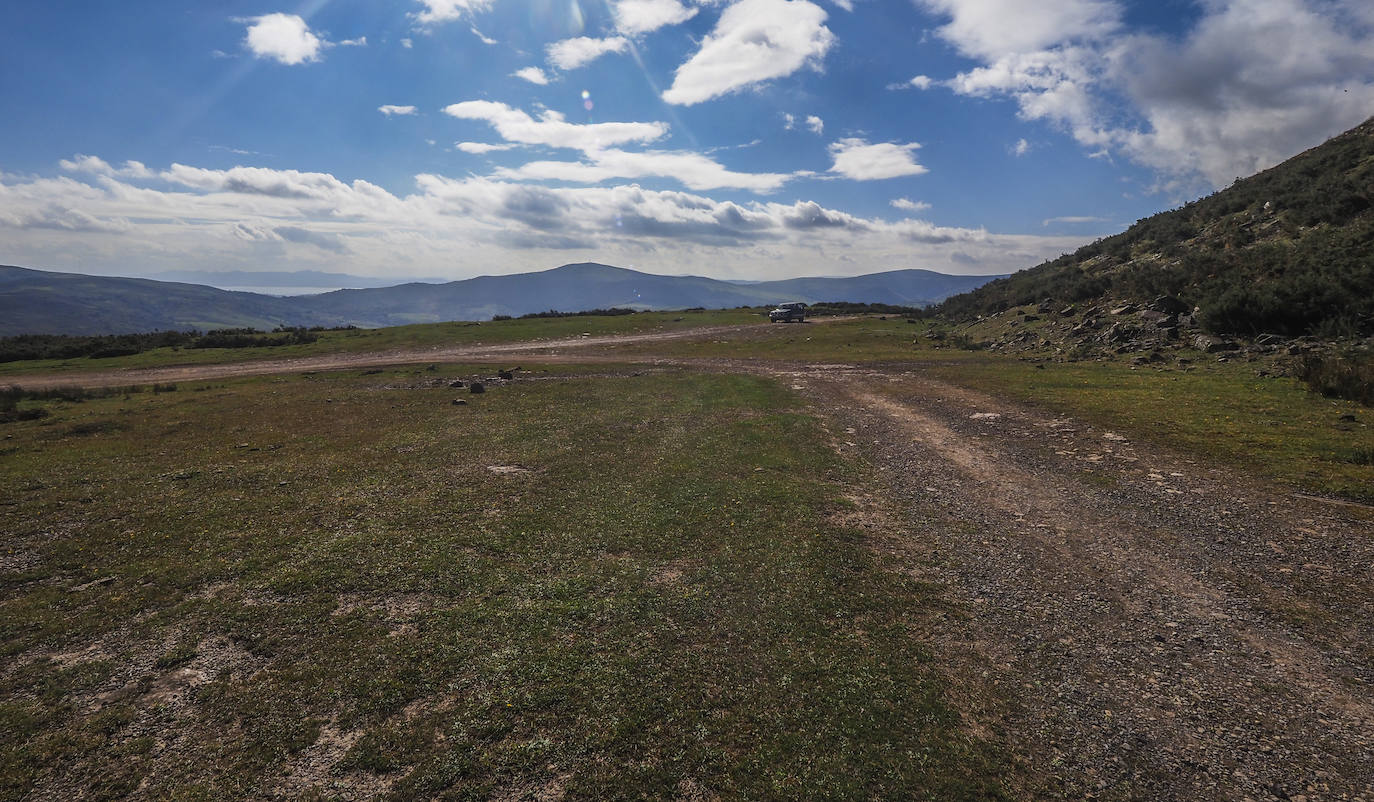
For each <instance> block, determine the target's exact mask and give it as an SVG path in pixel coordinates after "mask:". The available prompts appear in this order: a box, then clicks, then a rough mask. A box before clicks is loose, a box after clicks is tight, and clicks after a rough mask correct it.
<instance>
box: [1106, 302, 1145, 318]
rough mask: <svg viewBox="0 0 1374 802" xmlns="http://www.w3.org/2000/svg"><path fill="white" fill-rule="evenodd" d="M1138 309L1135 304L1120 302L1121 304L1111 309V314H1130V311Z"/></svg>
mask: <svg viewBox="0 0 1374 802" xmlns="http://www.w3.org/2000/svg"><path fill="white" fill-rule="evenodd" d="M1139 310H1140V307H1138V306H1136V305H1135V304H1122V305H1121V306H1118V307H1116V308H1114V309H1112V311H1111V314H1113V315H1129V314H1131V313H1132V312H1138V311H1139Z"/></svg>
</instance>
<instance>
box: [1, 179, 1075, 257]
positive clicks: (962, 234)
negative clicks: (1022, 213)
mask: <svg viewBox="0 0 1374 802" xmlns="http://www.w3.org/2000/svg"><path fill="white" fill-rule="evenodd" d="M672 155H675V154H631V156H632V157H644V158H655V159H657V158H660V157H665V156H672ZM686 155H689V156H690V155H691V154H686ZM70 164H71V165H72V166H73V167H75V168H77V169H78V170H81V171H83V172H82V173H81V175H84V176H87V177H88V178H89V180H88V181H85V180H77V179H76V178H74V177H67V176H63V177H59V178H33V177H30V178H20V177H15V176H0V226H3V227H5V229H6V231H5V235H4V240H5V242H6V247H7V253H8V254H10V255H11V256H10V258H11V259H12V260H15V261H18V262H19V263H21V264H30V265H33V266H37V267H49V268H57V269H62V268H63V267H68V268H69V269H70V268H75V267H78V266H79V269H80V270H81V272H88V273H104V274H119V273H122V272H124V271H126V270H127V269H128V265H130V264H138V265H140V267H141V269H143V270H145V271H148V272H156V271H158V270H167V269H173V268H175V267H177V266H178V265H181V264H184V263H185V262H186V261H188V260H190V259H194V260H195V261H196V262H197V264H200V265H202V266H204V267H205V269H220V270H225V269H252V266H253V265H259V264H261V263H262V261H263V260H264V259H265V258H270V259H271V260H272V261H273V262H274V263H278V264H282V265H289V266H290V267H291V268H292V269H305V268H316V269H321V268H324V267H328V268H329V269H331V270H335V271H338V270H347V271H348V272H354V273H359V274H361V275H376V274H377V272H378V268H377V267H376V266H377V265H395V266H396V269H397V270H404V271H406V273H407V274H409V275H415V274H416V272H415V271H421V272H420V274H422V275H443V276H448V277H453V278H459V277H466V276H470V275H475V274H480V273H500V272H507V273H510V272H519V271H525V270H538V269H547V268H549V267H551V266H554V265H557V264H561V263H562V262H566V261H569V258H568V257H569V253H568V251H569V249H584V250H587V251H588V252H590V253H594V254H595V258H596V259H597V260H598V261H605V262H608V263H611V264H622V265H635V266H640V267H642V268H647V269H649V270H650V271H652V272H659V273H691V274H697V275H700V274H701V273H702V272H707V273H708V274H710V275H715V276H718V277H735V278H756V279H761V278H773V277H786V276H795V275H798V274H805V273H827V274H834V273H836V272H837V267H839V268H840V269H841V270H843V271H846V272H849V273H850V274H858V273H864V272H873V271H876V270H883V269H891V268H892V267H893V266H897V265H912V266H916V265H936V266H945V265H949V266H950V268H951V269H953V270H954V271H955V272H968V271H969V270H970V269H976V270H978V271H981V272H1005V271H1009V270H1011V269H1014V268H1018V267H1024V266H1026V265H1028V264H1033V263H1035V262H1036V261H1039V260H1041V259H1043V258H1045V257H1049V256H1054V255H1057V254H1059V253H1063V252H1066V251H1071V250H1073V249H1074V248H1075V247H1077V246H1078V245H1081V244H1084V243H1085V242H1086V241H1087V240H1086V238H1084V237H1064V236H1030V235H1015V236H1010V235H999V234H991V233H989V232H987V231H984V230H981V229H966V228H949V227H941V226H936V225H934V224H931V223H929V222H925V221H920V220H903V221H898V222H893V223H890V222H886V221H883V220H880V219H871V218H862V217H857V216H854V215H850V214H847V213H845V212H841V211H838V210H835V209H831V208H827V207H825V206H823V205H821V204H819V203H816V202H815V201H811V200H805V199H803V200H796V201H791V202H788V203H785V204H784V203H763V202H750V203H738V202H733V201H729V200H720V199H716V198H712V197H709V196H706V195H702V194H696V193H692V192H682V191H651V190H646V189H642V188H640V187H637V186H633V185H622V186H607V187H601V186H579V187H559V188H550V187H543V186H538V185H530V184H522V183H517V182H514V181H508V180H500V179H496V178H493V177H478V176H470V177H467V178H459V179H455V178H447V177H444V176H438V175H432V174H423V175H419V176H416V179H415V191H414V192H413V193H411V194H408V195H404V196H397V195H393V194H391V193H389V192H387V191H386V190H384V189H382V188H380V187H377V186H375V185H372V184H370V183H368V182H366V181H345V180H341V179H339V178H336V177H335V176H333V175H330V174H327V173H310V172H301V171H295V170H273V169H267V168H259V167H236V168H233V169H229V170H214V169H206V168H200V167H195V166H191V165H181V164H174V165H172V166H170V167H167V168H165V169H161V170H150V169H148V168H146V167H145V168H143V169H142V170H141V171H136V172H140V173H142V174H143V175H144V176H145V177H133V176H120V175H111V174H110V173H111V172H115V173H117V172H119V169H125V168H119V169H116V168H113V167H111V166H110V165H109V163H108V162H106V161H104V160H103V159H99V158H97V157H93V156H90V157H74V158H73V159H71V160H70ZM664 164H668V162H664ZM678 166H679V167H680V166H681V164H679V165H678ZM74 232H80V233H79V235H77V234H75V233H74ZM454 265H463V267H462V268H455V267H454ZM703 266H709V268H706V269H705V270H704V268H703Z"/></svg>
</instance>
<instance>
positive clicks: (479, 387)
mask: <svg viewBox="0 0 1374 802" xmlns="http://www.w3.org/2000/svg"><path fill="white" fill-rule="evenodd" d="M486 391H487V386H486V385H485V384H483V383H481V382H473V383H472V384H469V385H468V392H470V393H485V392H486Z"/></svg>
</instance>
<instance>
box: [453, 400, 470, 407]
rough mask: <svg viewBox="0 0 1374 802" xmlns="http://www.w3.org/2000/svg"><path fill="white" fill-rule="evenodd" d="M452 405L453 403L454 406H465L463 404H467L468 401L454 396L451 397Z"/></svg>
mask: <svg viewBox="0 0 1374 802" xmlns="http://www.w3.org/2000/svg"><path fill="white" fill-rule="evenodd" d="M453 405H454V406H455V407H465V406H467V405H468V402H467V401H464V400H463V399H461V398H455V399H453Z"/></svg>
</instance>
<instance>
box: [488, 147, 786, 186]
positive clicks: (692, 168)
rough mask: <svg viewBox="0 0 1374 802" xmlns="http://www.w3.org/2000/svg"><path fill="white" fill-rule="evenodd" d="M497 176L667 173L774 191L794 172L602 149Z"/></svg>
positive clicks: (584, 178)
mask: <svg viewBox="0 0 1374 802" xmlns="http://www.w3.org/2000/svg"><path fill="white" fill-rule="evenodd" d="M496 175H497V177H500V178H515V179H523V180H536V181H544V180H553V181H568V182H573V183H582V184H595V183H599V182H601V181H606V180H609V179H612V178H628V179H635V178H647V177H664V178H672V179H674V180H676V181H680V182H681V183H682V185H683V186H685V187H687V188H688V189H696V190H705V189H725V188H729V189H747V190H750V191H753V192H772V191H774V190H776V189H778V188H779V187H781V186H782V185H783V184H784V183H785V182H786V181H787V180H788V179H789V178H791V176H789V175H786V174H782V173H737V172H734V171H732V170H729V169H727V168H726V167H725V166H723V165H721V164H720V163H719V162H716V161H714V160H712V159H709V158H707V157H705V156H702V155H701V154H698V153H691V152H686V151H646V152H642V153H629V152H626V151H623V150H600V151H595V152H592V153H589V154H588V160H587V161H585V162H560V161H537V162H530V163H529V164H525V165H523V166H521V167H518V168H514V169H500V170H497V171H496Z"/></svg>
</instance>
